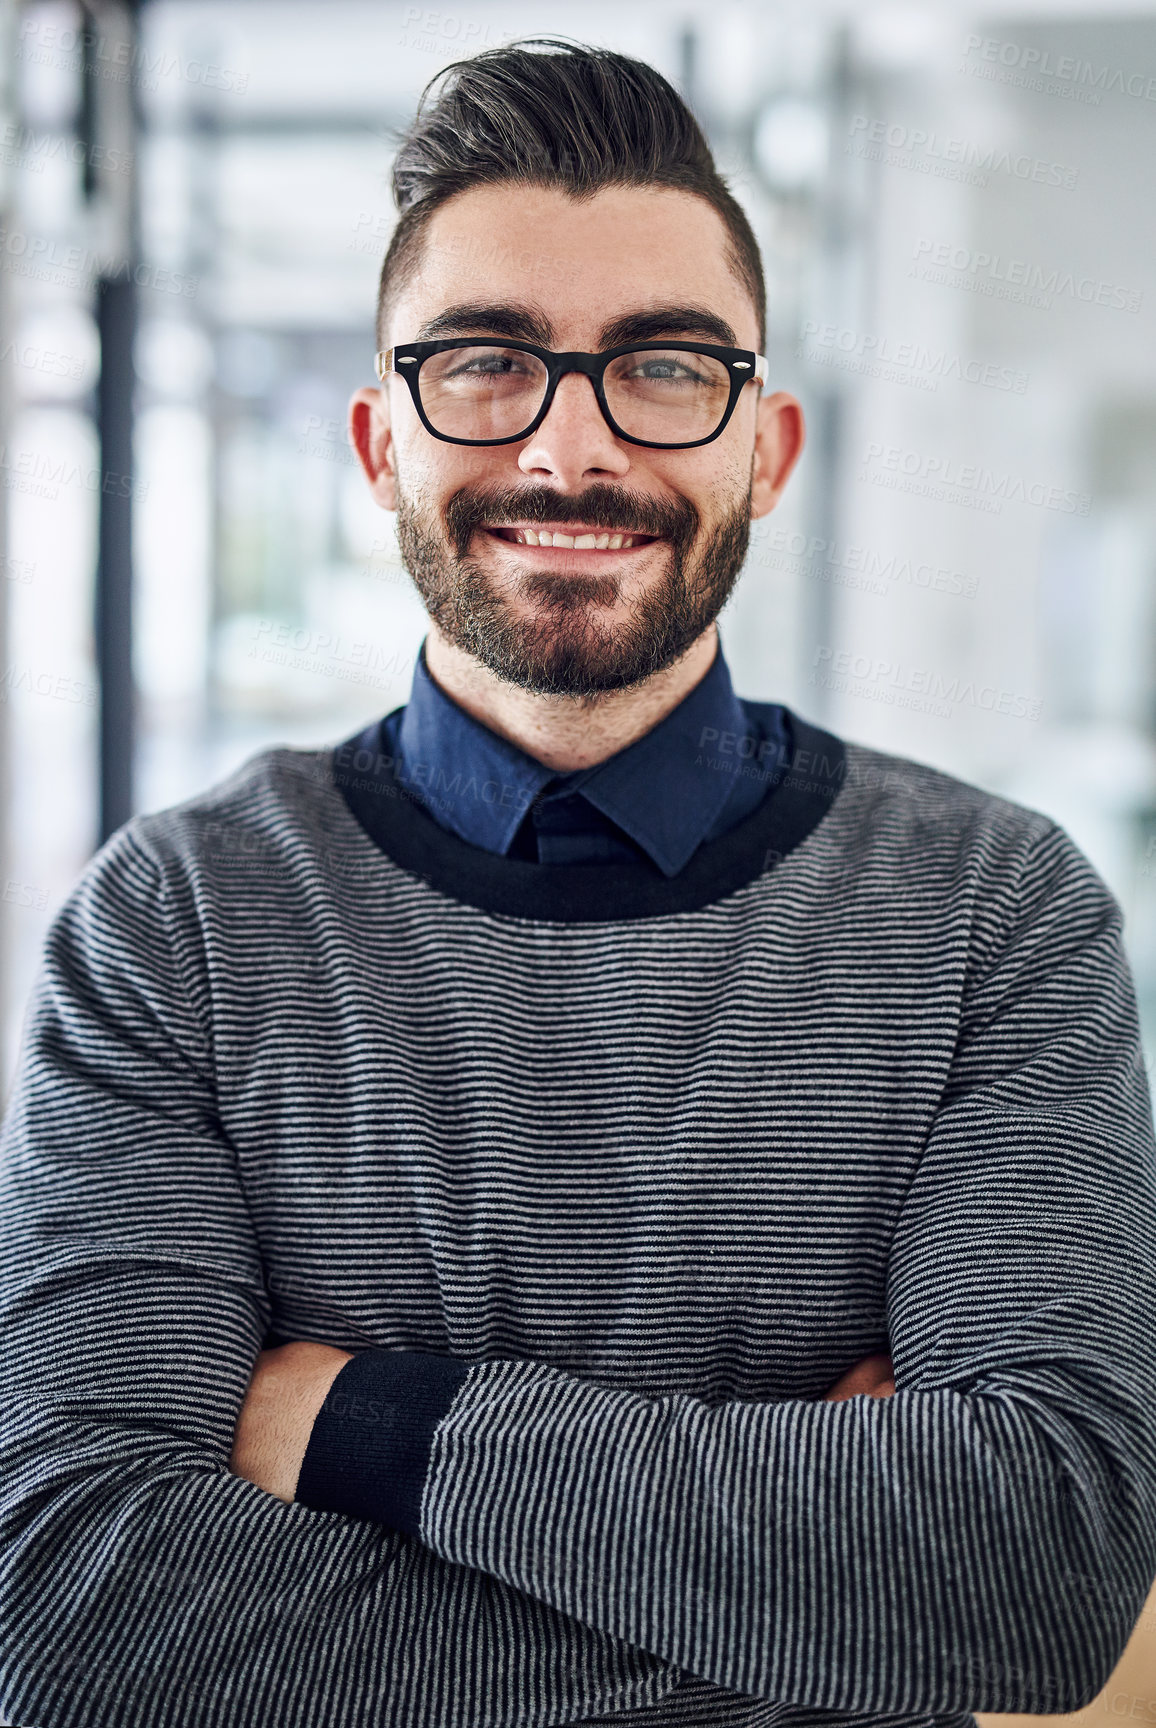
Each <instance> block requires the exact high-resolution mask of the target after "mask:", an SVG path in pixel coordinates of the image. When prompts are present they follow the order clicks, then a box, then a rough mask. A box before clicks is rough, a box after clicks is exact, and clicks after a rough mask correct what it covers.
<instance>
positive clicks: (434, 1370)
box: [294, 1350, 470, 1537]
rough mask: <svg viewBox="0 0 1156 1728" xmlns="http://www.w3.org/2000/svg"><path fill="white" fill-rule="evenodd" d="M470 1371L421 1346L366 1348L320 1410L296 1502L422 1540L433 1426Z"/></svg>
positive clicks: (337, 1379) (344, 1370)
mask: <svg viewBox="0 0 1156 1728" xmlns="http://www.w3.org/2000/svg"><path fill="white" fill-rule="evenodd" d="M469 1371H470V1363H468V1362H462V1361H459V1360H458V1359H457V1358H455V1357H452V1356H433V1355H429V1354H427V1353H426V1352H425V1351H422V1350H362V1351H361V1352H360V1353H359V1354H358V1355H356V1356H355V1357H354V1358H353V1360H352V1361H351V1362H347V1363H346V1364H345V1366H344V1367H343V1368H342V1369H341V1372H340V1373H339V1374H338V1375H337V1376H336V1377H335V1379H334V1381H333V1384H332V1386H331V1387H330V1388H329V1392H328V1394H327V1395H326V1399H325V1402H324V1404H323V1405H322V1406H321V1409H320V1410H319V1411H318V1413H317V1417H316V1419H315V1421H314V1423H313V1428H312V1431H311V1433H310V1435H309V1444H308V1446H307V1447H306V1449H305V1457H304V1458H303V1460H302V1462H301V1471H300V1474H299V1476H298V1478H297V1489H296V1492H295V1494H294V1499H295V1500H297V1501H298V1502H299V1503H300V1504H301V1505H302V1506H311V1507H313V1508H314V1509H315V1510H316V1511H319V1512H345V1513H348V1514H349V1516H350V1517H353V1518H368V1519H370V1520H372V1521H373V1522H374V1523H375V1524H388V1525H389V1526H390V1528H391V1529H393V1530H401V1531H403V1532H404V1533H405V1534H406V1535H408V1536H413V1537H417V1536H418V1534H419V1530H418V1526H419V1521H420V1518H421V1496H422V1490H423V1488H424V1487H425V1477H426V1470H427V1468H428V1465H429V1456H430V1450H431V1448H432V1446H433V1438H434V1431H435V1429H436V1428H437V1425H438V1423H439V1422H440V1421H441V1419H442V1417H443V1416H444V1415H445V1413H446V1411H447V1410H448V1409H449V1407H450V1405H451V1404H452V1403H453V1400H454V1395H455V1394H456V1392H457V1390H458V1388H459V1386H460V1385H461V1384H462V1381H463V1380H464V1379H465V1377H466V1375H467V1374H468V1373H469Z"/></svg>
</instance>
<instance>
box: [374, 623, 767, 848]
mask: <svg viewBox="0 0 1156 1728" xmlns="http://www.w3.org/2000/svg"><path fill="white" fill-rule="evenodd" d="M749 729H750V727H749V722H748V719H747V716H746V713H745V711H744V709H743V707H742V704H741V703H740V701H739V699H738V698H737V697H736V695H735V693H734V689H733V687H732V685H731V678H730V670H729V668H728V666H727V663H726V660H725V658H724V656H723V651H722V644H721V642H720V643H719V644H718V647H717V649H716V652H715V657H714V659H713V660H712V661H711V664H710V667H709V669H708V671H707V672H706V674H705V676H704V677H703V678H701V679H700V680H699V682H698V683H697V684H696V685H695V687H694V689H693V690H690V691H689V692H688V693H687V695H686V696H684V697H683V699H682V701H681V702H680V703H678V705H677V706H676V707H675V708H672V709H671V711H670V713H669V714H667V715H665V716H664V717H663V719H662V720H660V721H659V722H658V724H657V726H654V727H652V729H651V730H650V731H649V732H646V733H644V734H643V736H642V737H641V738H637V739H635V741H634V743H633V744H628V745H627V746H626V748H625V749H624V750H620V751H618V752H617V754H616V755H614V756H611V757H609V758H608V759H607V760H606V761H605V762H599V763H596V764H595V765H594V767H592V768H584V769H580V770H575V771H574V772H573V773H570V774H562V775H559V774H557V773H556V771H555V770H554V769H553V768H549V767H547V766H546V764H545V763H542V762H539V761H537V760H536V759H535V758H534V757H533V756H530V755H529V754H528V753H527V752H526V751H525V750H523V749H521V748H520V746H518V745H517V744H513V743H511V742H510V741H509V739H506V738H502V737H500V736H499V734H498V733H496V732H491V730H490V729H489V727H488V726H485V725H483V723H482V722H481V721H480V720H475V718H474V717H473V715H472V714H468V713H467V712H466V710H465V709H464V708H462V707H460V706H459V704H458V703H457V702H455V701H454V699H453V698H452V697H451V696H449V695H448V694H447V693H446V691H444V690H443V689H442V688H441V686H440V684H437V683H436V682H435V680H434V678H433V676H432V674H431V673H430V671H429V668H428V666H427V664H426V657H425V642H424V641H423V642H422V645H421V650H420V652H419V654H418V657H417V661H416V664H415V666H414V675H413V686H412V689H411V692H410V698H409V702H408V703H407V704H406V707H405V710H404V712H403V714H402V717H401V725H400V730H399V734H398V748H399V754H400V756H401V763H402V778H403V780H404V782H405V783H406V784H407V785H409V786H411V787H412V788H413V790H414V791H416V792H417V793H418V794H419V795H420V796H421V797H423V798H424V799H426V800H427V801H429V802H430V803H432V804H434V805H435V806H436V809H437V813H438V818H439V820H440V821H441V822H443V823H444V825H445V826H446V827H448V828H450V829H452V830H453V832H454V833H456V834H458V835H459V836H460V837H461V838H462V839H463V840H468V841H470V842H471V843H472V844H474V845H476V846H483V847H485V848H486V850H487V851H490V852H505V851H507V850H508V848H509V846H510V842H511V841H512V840H513V838H514V835H515V834H516V833H517V831H518V828H519V827H520V826H521V824H522V821H523V820H524V818H525V815H526V811H527V809H528V808H529V806H530V804H531V803H532V802H533V800H534V799H535V798H536V797H537V796H538V794H539V793H540V792H541V790H542V788H543V787H544V786H545V785H546V784H547V783H548V782H550V781H552V780H557V781H558V782H559V784H558V787H557V790H556V792H555V791H551V793H550V794H549V795H548V796H550V797H551V798H552V797H554V796H559V797H561V796H565V795H566V794H567V793H570V792H574V791H578V790H581V793H582V795H583V797H585V798H587V799H588V800H589V801H590V803H591V804H593V805H594V807H595V808H596V809H598V810H600V811H601V812H602V814H603V815H604V816H608V817H609V818H610V820H611V821H612V822H616V823H617V824H618V826H619V827H620V828H622V829H623V830H624V831H625V832H626V833H627V834H629V836H630V838H631V839H632V840H634V841H635V842H636V843H637V844H638V845H639V846H641V847H642V848H643V849H644V850H645V851H646V852H647V854H648V855H649V856H650V857H651V858H652V859H653V860H654V862H655V863H656V864H657V865H658V867H659V869H660V870H661V871H662V872H663V874H664V875H666V876H674V875H677V873H678V872H679V871H680V870H681V869H682V868H683V866H684V865H685V864H686V862H687V861H688V859H689V858H690V857H691V855H692V853H694V852H695V851H696V850H697V849H698V847H699V846H700V845H701V843H702V841H703V840H704V839H705V838H706V836H707V834H708V833H709V832H710V830H711V828H712V827H713V826H714V823H715V821H716V820H717V818H718V816H719V814H720V812H721V811H722V809H723V806H724V805H725V804H726V802H727V800H728V798H729V797H730V795H731V791H732V788H733V779H732V776H731V775H730V774H725V773H719V771H718V764H717V758H716V756H715V745H716V744H717V742H718V740H719V739H720V738H722V737H723V736H724V734H731V735H732V736H734V737H738V736H740V735H741V734H742V733H744V732H746V731H749Z"/></svg>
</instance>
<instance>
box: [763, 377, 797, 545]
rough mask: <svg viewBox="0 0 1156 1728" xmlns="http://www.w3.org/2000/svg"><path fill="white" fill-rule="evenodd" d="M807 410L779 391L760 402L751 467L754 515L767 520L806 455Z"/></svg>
mask: <svg viewBox="0 0 1156 1728" xmlns="http://www.w3.org/2000/svg"><path fill="white" fill-rule="evenodd" d="M805 439H806V430H805V428H804V425H803V410H802V407H801V405H800V404H799V402H798V401H797V400H796V399H795V397H794V396H789V395H788V394H787V392H786V391H785V390H776V391H775V393H774V395H773V396H764V397H761V398H760V400H759V407H758V419H757V421H756V425H755V450H754V459H753V463H752V466H751V515H752V516H765V515H766V514H767V512H768V511H769V510H773V509H774V507H775V505H776V504H777V503H778V501H779V497H780V494H781V493H782V490H783V487H784V486H785V485H786V484H787V481H788V480H789V479H790V477H791V473H792V471H793V469H794V466H795V463H796V462H797V461H798V460H799V457H800V456H801V455H802V452H803V444H804V442H805Z"/></svg>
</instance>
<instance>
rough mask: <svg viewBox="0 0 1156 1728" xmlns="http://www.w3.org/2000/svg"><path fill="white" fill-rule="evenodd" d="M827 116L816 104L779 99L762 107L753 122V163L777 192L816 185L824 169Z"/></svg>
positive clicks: (826, 144) (801, 189) (788, 98)
mask: <svg viewBox="0 0 1156 1728" xmlns="http://www.w3.org/2000/svg"><path fill="white" fill-rule="evenodd" d="M827 134H828V126H827V117H826V115H825V114H824V112H823V110H822V109H821V108H820V107H819V105H818V103H817V102H810V101H807V100H805V99H804V98H803V97H800V96H780V97H776V98H774V99H772V100H771V101H770V102H768V103H767V104H766V106H765V107H764V108H763V111H762V113H761V114H760V115H759V117H758V120H757V121H756V123H755V137H754V152H755V161H756V163H757V164H758V167H759V170H760V172H761V173H762V175H763V176H764V178H765V179H766V181H767V183H768V185H769V186H770V187H772V189H773V190H775V191H777V192H803V191H807V190H808V189H809V188H811V187H813V186H816V185H817V184H818V183H819V181H820V180H821V179H822V178H823V174H824V172H825V170H826V166H827V150H828V136H827Z"/></svg>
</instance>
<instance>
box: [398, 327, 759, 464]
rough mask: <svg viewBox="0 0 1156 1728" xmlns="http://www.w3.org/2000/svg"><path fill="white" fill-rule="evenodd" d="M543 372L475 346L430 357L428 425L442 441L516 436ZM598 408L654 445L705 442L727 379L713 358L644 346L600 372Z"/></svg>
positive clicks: (514, 356) (533, 360) (538, 398)
mask: <svg viewBox="0 0 1156 1728" xmlns="http://www.w3.org/2000/svg"><path fill="white" fill-rule="evenodd" d="M548 378H549V374H548V372H547V370H546V367H545V365H544V363H543V362H542V361H541V360H539V359H538V357H537V355H536V354H524V353H522V351H521V350H520V349H518V348H503V347H500V346H497V345H492V344H484V345H483V344H479V345H478V346H477V347H476V348H475V347H469V348H447V349H443V350H442V352H441V353H440V354H431V355H430V356H429V357H428V358H427V359H426V360H425V361H424V363H423V364H422V367H421V370H420V372H419V373H418V387H419V389H420V392H421V401H422V407H423V408H424V409H425V412H426V415H427V416H428V418H429V422H430V424H431V426H433V427H434V428H435V430H436V431H438V432H443V433H445V434H446V436H447V437H450V438H467V439H486V438H510V439H513V438H517V437H518V436H519V435H520V434H521V433H522V432H524V431H525V429H526V428H527V427H528V426H530V425H531V424H532V423H533V421H534V418H535V416H536V415H537V413H538V410H539V409H540V408H541V406H542V402H543V399H544V398H545V395H546V385H547V382H548ZM603 388H604V390H605V393H606V403H607V406H608V407H609V409H610V413H611V415H612V416H613V418H614V420H615V422H616V423H617V425H618V426H619V428H620V429H621V430H622V431H623V432H625V433H626V434H627V435H628V436H629V437H631V438H641V439H644V440H645V441H646V442H647V443H655V444H690V443H693V442H694V441H695V440H696V439H699V438H708V437H709V436H710V434H711V433H712V432H713V431H714V430H715V429H716V427H717V426H718V425H719V422H720V421H721V420H722V417H723V415H724V414H725V412H726V406H727V402H728V401H729V400H730V374H729V372H728V370H727V368H726V367H725V366H724V365H723V363H722V361H721V360H718V359H716V357H715V356H714V355H713V354H697V353H688V352H684V351H683V350H681V349H676V348H672V349H668V350H660V349H654V348H651V349H645V350H642V351H640V352H639V353H637V354H620V355H618V356H617V358H615V359H614V360H612V361H610V363H609V365H608V366H607V367H606V371H605V374H604V383H603Z"/></svg>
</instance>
